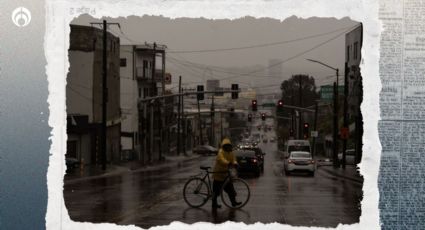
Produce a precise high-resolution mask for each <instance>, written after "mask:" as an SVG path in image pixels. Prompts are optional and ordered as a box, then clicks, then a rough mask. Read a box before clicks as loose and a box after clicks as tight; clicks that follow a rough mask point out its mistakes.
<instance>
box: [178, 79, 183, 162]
mask: <svg viewBox="0 0 425 230" xmlns="http://www.w3.org/2000/svg"><path fill="white" fill-rule="evenodd" d="M181 93H182V76H179V94H181ZM181 98H182V96H181V95H179V101H178V103H177V155H180V123H181V114H180V110H181V106H180V103H181Z"/></svg>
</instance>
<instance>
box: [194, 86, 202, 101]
mask: <svg viewBox="0 0 425 230" xmlns="http://www.w3.org/2000/svg"><path fill="white" fill-rule="evenodd" d="M196 91H197V92H198V94H196V98H197V99H198V101H202V100H204V86H203V85H198V87H197V90H196Z"/></svg>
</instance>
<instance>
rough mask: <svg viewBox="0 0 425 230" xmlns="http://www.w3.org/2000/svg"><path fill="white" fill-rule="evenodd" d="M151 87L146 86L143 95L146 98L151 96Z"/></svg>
mask: <svg viewBox="0 0 425 230" xmlns="http://www.w3.org/2000/svg"><path fill="white" fill-rule="evenodd" d="M148 93H149V88H145V90H143V97H144V98H146V97H148V96H149V94H148Z"/></svg>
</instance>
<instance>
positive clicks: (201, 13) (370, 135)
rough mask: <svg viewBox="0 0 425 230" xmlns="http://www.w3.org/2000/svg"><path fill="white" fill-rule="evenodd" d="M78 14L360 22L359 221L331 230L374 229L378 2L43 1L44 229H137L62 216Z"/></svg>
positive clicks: (205, 226)
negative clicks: (72, 41)
mask: <svg viewBox="0 0 425 230" xmlns="http://www.w3.org/2000/svg"><path fill="white" fill-rule="evenodd" d="M79 7H86V8H89V9H95V11H96V14H94V15H92V16H93V17H95V18H101V17H102V16H107V17H120V16H123V17H127V16H130V15H135V16H143V15H145V14H147V15H162V16H164V17H169V18H178V17H188V18H199V17H204V18H208V19H224V18H226V19H236V18H241V17H244V16H252V17H255V18H261V17H269V18H274V19H279V20H284V19H285V18H287V17H290V16H292V15H296V16H298V17H302V18H309V17H335V18H337V19H341V18H343V17H350V18H351V19H352V20H355V21H359V22H362V23H363V48H362V57H363V60H364V62H362V64H361V72H362V76H363V92H364V98H363V103H362V105H361V110H362V113H363V122H364V135H363V144H364V145H363V153H364V154H363V159H362V163H361V164H360V173H361V174H362V175H363V176H364V184H363V196H364V197H363V200H362V202H361V210H362V215H361V217H360V222H359V223H357V224H353V225H342V224H340V225H338V226H337V228H336V229H379V228H380V221H379V209H378V202H379V191H378V184H377V181H378V173H379V166H380V154H381V145H380V142H379V136H378V120H379V118H380V116H379V114H380V111H379V92H380V90H381V82H380V77H379V42H380V31H381V23H380V21H379V19H378V7H379V3H378V0H370V1H366V0H362V1H360V0H338V1H335V0H322V1H318V0H303V1H302V0H298V1H289V0H281V1H273V0H271V1H260V0H257V1H254V0H250V1H248V0H247V1H242V0H236V1H190V0H187V1H178V0H176V1H173V0H169V1H166V0H164V1H153V0H146V1H143V2H140V1H137V0H128V1H125V2H124V1H119V0H117V1H113V0H104V1H100V0H92V1H89V0H73V1H71V0H62V1H55V0H47V3H46V13H47V14H46V15H47V16H46V34H45V43H44V48H45V55H46V59H47V62H48V64H47V66H46V73H47V78H48V82H49V85H48V89H49V97H48V103H49V109H50V117H49V125H50V126H51V127H52V132H51V134H52V136H51V140H52V145H51V148H50V154H51V155H50V161H49V168H48V173H47V182H48V206H47V214H46V227H47V229H140V228H138V227H136V226H118V225H115V224H92V223H81V222H73V221H72V220H71V219H70V217H69V215H68V211H67V210H66V207H65V203H64V198H63V185H64V183H63V177H64V175H65V161H64V153H65V151H66V148H65V146H66V139H67V138H66V137H67V135H66V110H65V88H66V81H65V78H66V75H67V72H68V68H69V63H68V56H67V49H68V47H69V33H70V29H69V23H70V22H71V21H72V20H73V18H74V17H76V16H78V15H75V14H74V15H71V14H70V13H69V11H70V8H79ZM260 227H261V229H282V227H284V228H285V229H325V228H318V227H292V226H290V225H283V224H277V223H273V224H261V223H257V224H253V225H246V224H238V223H233V222H226V223H224V224H219V225H213V224H210V223H195V224H193V225H188V224H183V223H180V222H173V223H171V224H170V225H168V226H161V227H157V228H155V229H259V228H260Z"/></svg>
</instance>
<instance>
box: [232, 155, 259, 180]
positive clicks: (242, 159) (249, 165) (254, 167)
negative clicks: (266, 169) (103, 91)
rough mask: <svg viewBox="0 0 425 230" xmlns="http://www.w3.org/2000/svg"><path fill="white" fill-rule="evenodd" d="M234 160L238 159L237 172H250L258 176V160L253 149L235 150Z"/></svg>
mask: <svg viewBox="0 0 425 230" xmlns="http://www.w3.org/2000/svg"><path fill="white" fill-rule="evenodd" d="M235 156H236V160H237V161H238V164H239V167H238V172H239V173H241V172H251V173H254V174H255V176H257V177H259V176H260V174H261V166H260V161H259V159H258V158H257V156H256V154H255V151H251V150H243V149H242V150H236V151H235Z"/></svg>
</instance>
